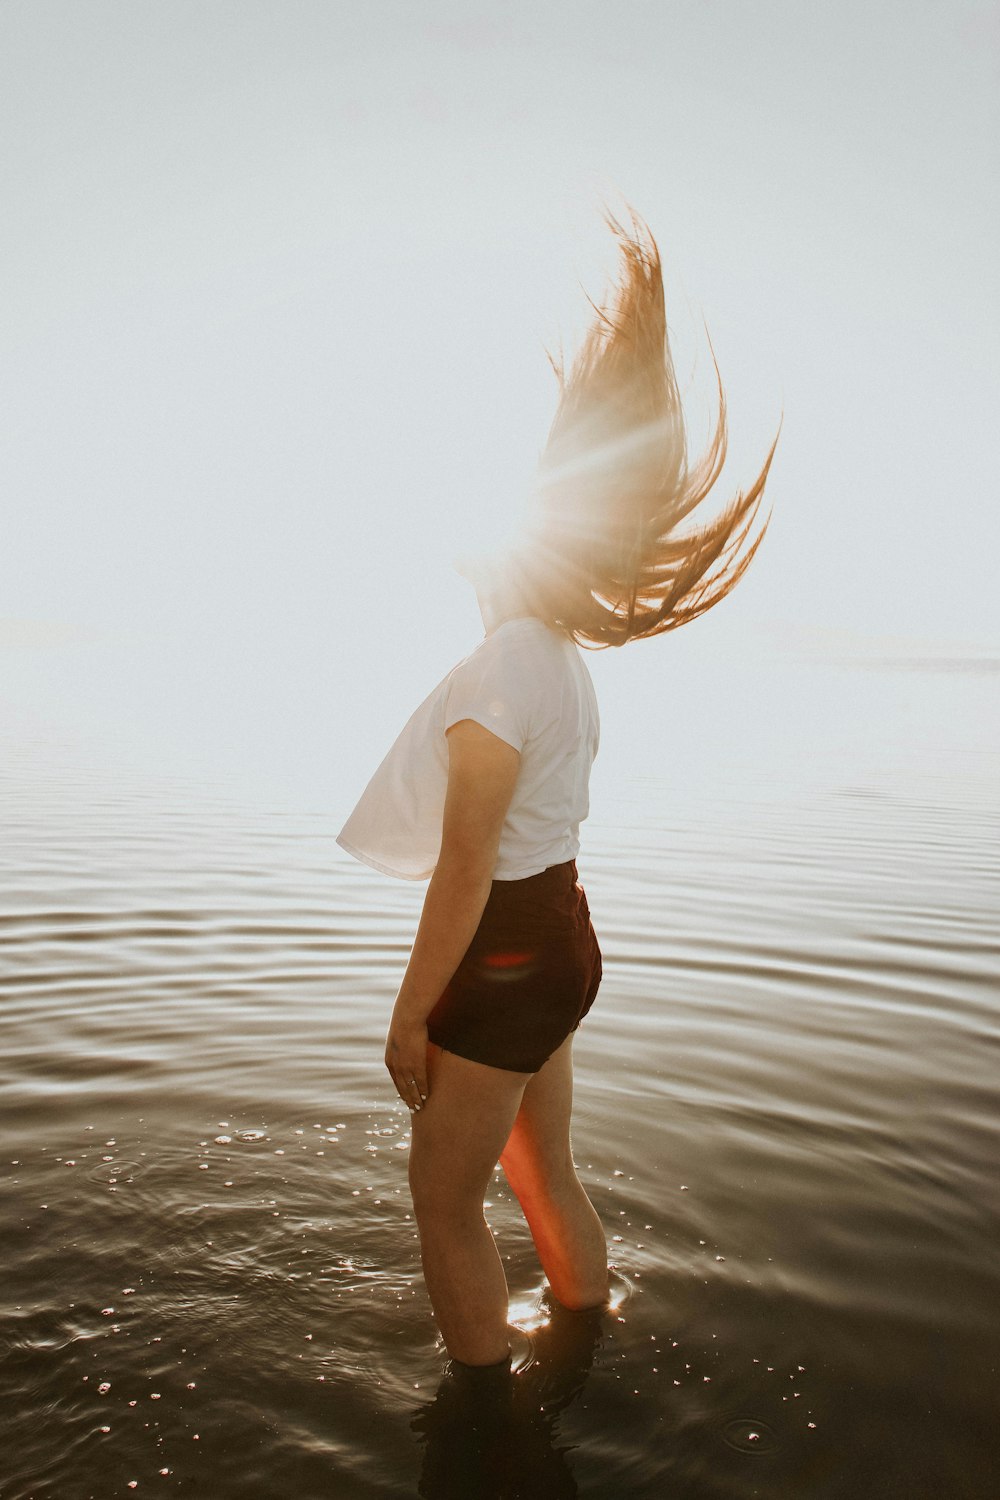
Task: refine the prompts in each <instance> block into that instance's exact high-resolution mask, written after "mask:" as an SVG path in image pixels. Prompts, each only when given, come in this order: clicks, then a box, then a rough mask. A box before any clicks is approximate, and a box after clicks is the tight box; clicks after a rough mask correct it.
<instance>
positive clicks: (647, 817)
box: [0, 672, 1000, 1500]
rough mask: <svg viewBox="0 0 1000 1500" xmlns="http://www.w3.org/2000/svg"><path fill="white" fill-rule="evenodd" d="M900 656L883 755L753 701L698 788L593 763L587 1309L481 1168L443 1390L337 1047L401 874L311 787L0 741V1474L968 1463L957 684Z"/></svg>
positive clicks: (355, 1067)
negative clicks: (506, 1375)
mask: <svg viewBox="0 0 1000 1500" xmlns="http://www.w3.org/2000/svg"><path fill="white" fill-rule="evenodd" d="M866 675H867V678H868V681H869V682H871V681H872V680H873V677H874V673H873V672H872V673H868V674H866ZM945 675H946V674H942V673H937V674H932V673H928V674H927V675H926V676H925V677H921V678H919V691H920V694H921V695H922V697H921V701H922V705H923V706H922V710H921V711H922V713H923V714H924V715H925V717H926V720H927V722H928V723H929V724H938V723H940V724H942V725H944V726H945V728H942V729H941V731H940V732H935V733H934V734H930V733H928V735H926V736H925V737H924V738H922V739H921V738H920V737H919V736H910V737H909V738H908V741H907V744H908V746H909V749H908V751H907V753H906V754H902V753H900V754H895V753H894V754H891V755H890V754H889V753H888V752H886V753H885V754H884V755H881V756H880V751H879V743H878V736H877V735H871V734H867V735H865V734H862V733H861V732H860V731H859V732H858V734H857V736H856V739H855V740H854V741H852V742H850V743H848V742H846V741H841V742H840V743H839V744H838V745H837V746H836V747H835V748H834V749H832V750H831V749H830V747H828V746H826V745H825V742H824V743H823V744H820V743H819V740H817V743H816V744H815V745H814V746H813V747H812V751H811V752H810V753H808V754H807V755H805V757H804V758H803V746H805V748H806V750H808V748H809V746H808V735H807V732H806V727H805V726H804V725H803V722H802V720H801V719H800V721H799V724H798V728H797V731H796V738H795V755H794V756H789V757H788V758H786V760H785V761H783V762H780V763H779V762H777V761H775V760H774V759H771V758H766V757H765V758H763V759H761V758H755V759H754V760H753V762H752V764H751V763H749V762H748V763H747V765H746V767H745V768H744V770H743V772H742V773H741V774H738V775H737V774H734V775H733V776H731V777H729V778H728V779H727V780H726V781H725V782H724V783H716V784H715V785H714V786H713V787H712V788H710V789H706V787H701V788H700V789H698V790H697V791H696V792H695V791H692V789H691V784H690V782H684V781H683V780H681V779H678V778H677V777H671V776H668V775H666V774H664V775H663V776H657V775H655V774H650V775H647V776H642V777H640V776H633V777H632V778H631V779H630V780H629V781H628V782H627V784H622V785H620V786H617V787H616V788H615V789H614V792H613V795H612V793H611V792H609V791H608V790H607V788H606V787H605V790H603V791H602V790H600V789H598V792H597V795H595V809H594V819H593V822H592V824H591V825H590V827H589V829H588V838H587V842H586V844H585V847H584V850H583V852H582V854H581V857H580V861H579V864H580V871H581V877H582V879H583V880H584V882H585V884H586V886H587V890H588V895H589V897H590V905H591V909H592V911H593V913H594V921H595V926H596V927H597V930H598V932H599V934H600V938H601V943H602V947H603V950H604V955H605V980H604V985H603V988H602V991H601V995H600V996H599V999H598V1002H597V1004H596V1006H595V1008H594V1011H593V1012H592V1014H591V1017H590V1018H588V1020H587V1021H586V1022H585V1023H584V1027H583V1029H582V1030H581V1033H580V1037H579V1040H578V1042H577V1044H576V1053H577V1077H578V1089H577V1106H576V1115H575V1119H576V1126H575V1131H574V1144H575V1150H576V1156H577V1160H578V1162H579V1164H580V1167H581V1172H582V1175H583V1177H584V1179H585V1180H586V1182H587V1184H588V1187H589V1188H590V1190H591V1192H592V1196H593V1198H594V1201H595V1203H596V1205H597V1207H598V1209H599V1211H600V1212H601V1214H602V1217H603V1219H604V1222H605V1224H606V1225H607V1228H608V1236H609V1247H610V1251H611V1255H612V1259H613V1262H614V1266H615V1273H616V1274H615V1284H616V1288H617V1295H616V1300H615V1304H614V1306H613V1307H612V1308H611V1309H610V1310H609V1311H608V1312H606V1313H605V1314H604V1315H603V1316H602V1317H600V1318H598V1319H591V1320H588V1319H580V1318H575V1317H574V1316H573V1315H569V1314H564V1310H560V1309H558V1308H557V1307H554V1306H553V1305H552V1304H551V1303H546V1301H545V1300H544V1295H543V1294H544V1285H543V1281H542V1279H541V1274H540V1271H539V1268H538V1264H537V1261H536V1259H535V1256H534V1251H533V1247H532V1245H531V1242H530V1238H529V1236H528V1234H527V1231H526V1229H525V1226H524V1224H523V1221H522V1220H521V1219H520V1216H519V1214H518V1212H517V1210H516V1204H515V1203H514V1202H513V1201H512V1198H511V1195H510V1193H509V1192H508V1190H507V1188H506V1186H505V1183H504V1181H503V1178H502V1176H501V1175H500V1174H499V1172H498V1174H497V1178H496V1182H495V1185H494V1189H493V1190H492V1191H491V1193H490V1197H489V1206H488V1209H487V1214H488V1216H489V1218H490V1221H491V1223H492V1225H493V1227H494V1229H495V1231H496V1233H497V1235H498V1240H499V1242H500V1245H501V1249H502V1252H503V1254H504V1256H505V1265H506V1268H507V1274H508V1280H509V1282H510V1286H511V1293H512V1318H513V1320H514V1323H515V1325H516V1327H515V1331H514V1336H513V1343H514V1347H515V1371H514V1374H513V1376H512V1377H511V1378H510V1381H509V1384H508V1386H507V1387H506V1388H505V1390H503V1391H501V1392H496V1393H494V1396H493V1398H492V1399H491V1400H490V1401H487V1402H483V1401H478V1402H474V1403H473V1406H472V1409H470V1402H469V1395H468V1392H466V1391H463V1390H459V1389H456V1388H455V1386H454V1383H453V1382H449V1380H448V1379H446V1378H443V1374H444V1370H445V1356H444V1352H443V1350H442V1348H441V1345H440V1342H439V1341H438V1339H437V1337H436V1332H435V1329H434V1326H433V1323H432V1321H431V1318H430V1314H429V1309H428V1306H427V1303H426V1299H425V1297H424V1293H423V1289H422V1285H421V1282H420V1279H419V1260H418V1254H417V1239H416V1229H415V1226H414V1223H413V1220H412V1216H411V1213H410V1208H409V1201H408V1196H407V1190H406V1171H405V1167H406V1152H407V1148H408V1143H409V1118H408V1115H407V1113H406V1111H405V1109H404V1108H403V1107H402V1105H401V1104H400V1103H399V1101H398V1100H396V1099H395V1096H394V1093H393V1090H392V1088H391V1084H390V1083H389V1080H388V1078H387V1076H386V1075H385V1074H384V1070H383V1069H382V1067H381V1053H382V1045H383V1038H384V1028H385V1024H386V1020H387V1017H388V1010H389V1007H390V1005H391V1001H392V997H393V995H394V992H395V984H396V982H397V980H398V977H399V973H400V971H401V967H402V965H403V963H404V962H405V958H406V953H407V951H408V945H409V941H410V939H411V937H412V933H413V930H414V927H415V924H416V920H417V915H418V911H419V902H420V899H421V897H422V894H423V887H413V886H409V885H405V884H404V883H402V882H390V881H386V880H383V879H381V878H380V877H378V876H376V875H374V874H373V873H372V872H370V871H367V870H365V869H363V868H361V867H359V866H357V865H355V864H353V862H351V861H349V860H348V859H347V858H346V857H345V856H343V855H341V853H340V851H339V850H337V848H336V846H335V844H334V835H335V833H336V831H337V828H338V827H339V820H338V818H337V817H336V816H333V815H331V813H330V812H329V810H328V809H325V808H324V809H323V810H321V811H320V812H318V813H317V812H315V811H313V810H311V808H309V807H305V808H303V807H300V808H298V809H288V808H287V807H285V808H282V809H280V810H279V809H277V808H276V807H272V806H269V805H267V804H266V803H261V804H258V805H257V806H255V807H252V806H250V805H249V804H248V803H247V802H246V801H244V800H242V799H241V798H240V797H238V796H235V795H223V794H222V793H220V792H218V791H213V790H212V789H211V787H209V786H208V785H202V784H193V783H192V782H190V781H185V780H183V779H173V780H171V779H167V778H165V777H163V776H159V777H156V776H152V775H149V776H146V777H143V776H142V775H140V774H139V773H138V772H137V771H136V770H135V768H134V767H133V768H132V769H131V770H124V769H121V768H119V769H114V770H113V769H112V768H111V767H110V766H108V767H107V768H106V769H105V770H103V771H99V770H94V769H93V767H92V766H91V767H90V768H89V769H88V768H87V766H86V765H84V764H82V763H78V762H77V760H75V758H74V749H73V746H72V743H71V742H67V743H66V744H65V745H60V744H58V743H52V742H49V741H36V742H32V741H31V740H30V739H28V738H27V737H26V736H24V735H23V734H22V735H20V736H17V735H15V734H14V733H13V731H9V732H8V733H7V736H6V740H5V743H4V746H3V748H4V793H5V803H6V811H5V815H4V836H3V841H2V845H0V889H2V896H0V992H2V999H3V1012H2V1014H3V1027H4V1046H3V1053H2V1061H0V1119H2V1125H3V1140H4V1152H3V1180H4V1194H3V1198H2V1208H0V1234H2V1238H3V1244H4V1247H5V1274H4V1284H3V1291H2V1311H3V1323H4V1362H3V1369H4V1377H5V1401H4V1415H5V1428H6V1432H5V1442H4V1445H3V1455H2V1457H0V1493H2V1495H3V1497H4V1500H28V1497H36V1500H42V1497H58V1500H84V1497H89V1496H94V1497H98V1500H105V1497H110V1496H115V1495H129V1494H132V1493H139V1494H140V1495H141V1494H143V1493H145V1492H147V1491H148V1490H150V1489H155V1488H156V1487H157V1486H159V1487H160V1488H161V1489H163V1490H164V1492H166V1491H169V1490H173V1489H188V1490H191V1491H195V1490H196V1491H197V1492H198V1493H201V1494H203V1495H209V1496H211V1497H212V1500H230V1497H231V1500H237V1497H239V1500H275V1497H280V1496H289V1497H292V1496H294V1497H296V1500H309V1497H313V1496H315V1497H320V1496H335V1497H338V1500H339V1497H347V1500H351V1497H354V1496H359V1497H360V1496H374V1495H386V1496H392V1495H410V1496H412V1495H414V1494H421V1495H424V1496H437V1497H443V1496H451V1495H455V1496H458V1495H462V1496H469V1495H484V1496H485V1495H491V1494H496V1495H511V1496H513V1495H518V1496H526V1495H532V1496H534V1495H538V1496H543V1495H544V1496H563V1495H566V1496H575V1495H581V1496H585V1495H593V1496H603V1497H619V1496H636V1497H650V1500H652V1497H654V1496H656V1497H661V1496H663V1495H676V1496H678V1497H689V1496H690V1497H694V1496H697V1497H703V1496H705V1497H707V1496H719V1497H723V1496H725V1497H737V1500H743V1497H746V1500H749V1497H751V1496H754V1497H765V1500H768V1497H773V1500H787V1497H789V1496H800V1495H801V1496H804V1497H813V1496H816V1497H824V1500H826V1497H831V1500H833V1497H841V1496H844V1497H848V1496H850V1497H855V1496H858V1495H863V1496H869V1495H870V1496H873V1497H874V1496H886V1497H889V1496H891V1497H894V1500H895V1497H897V1496H898V1497H904V1496H905V1497H906V1500H923V1497H926V1500H932V1497H933V1500H942V1497H947V1500H964V1497H968V1500H982V1497H985V1496H987V1495H993V1494H995V1493H1000V1469H998V1466H997V1444H996V1438H995V1427H996V1391H995V1367H996V1358H995V1351H996V1339H997V1332H998V1326H997V1325H998V1315H997V1308H998V1307H1000V1284H998V1283H1000V1275H998V1267H997V1259H996V1243H997V1229H998V1223H997V1219H998V1215H997V1208H998V1198H1000V1190H998V1186H997V1177H996V1161H997V1157H998V1150H1000V1139H998V1137H1000V1115H998V1110H997V1102H998V1101H997V1085H996V1080H997V1076H998V1067H997V1064H998V1051H1000V1016H998V1010H1000V1006H998V985H997V980H998V974H1000V961H998V958H1000V951H998V950H1000V944H998V934H997V923H996V913H997V909H998V902H997V876H998V873H1000V853H998V843H997V826H998V818H997V813H998V804H1000V797H998V795H997V794H998V778H997V775H996V770H997V757H996V750H997V746H996V740H995V738H993V737H992V728H993V726H994V722H995V715H994V716H993V718H991V717H990V715H989V714H985V715H984V713H983V712H982V704H983V696H982V695H983V694H984V693H985V691H986V688H987V685H988V683H989V681H990V679H989V678H986V677H983V676H982V675H981V674H980V675H979V676H976V675H974V674H967V675H966V677H965V678H964V679H963V680H962V681H961V682H956V680H955V678H954V676H951V677H949V678H948V679H947V681H945ZM909 680H910V683H911V685H912V684H913V683H914V682H916V681H917V680H918V679H917V674H916V673H911V674H909ZM938 693H940V694H941V695H942V696H941V697H940V698H936V697H935V695H936V694H938ZM963 694H964V695H965V696H964V697H963ZM915 712H916V710H914V714H915ZM987 729H988V730H989V732H987ZM862 744H863V753H862V750H861V749H859V746H860V745H862ZM561 1314H562V1315H561Z"/></svg>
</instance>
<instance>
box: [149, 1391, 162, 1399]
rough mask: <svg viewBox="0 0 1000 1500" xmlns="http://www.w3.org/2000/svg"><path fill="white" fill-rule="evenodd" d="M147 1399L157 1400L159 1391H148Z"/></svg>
mask: <svg viewBox="0 0 1000 1500" xmlns="http://www.w3.org/2000/svg"><path fill="white" fill-rule="evenodd" d="M149 1399H150V1401H159V1399H160V1393H159V1391H150V1393H149Z"/></svg>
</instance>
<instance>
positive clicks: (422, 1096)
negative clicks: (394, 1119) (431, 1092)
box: [385, 1011, 427, 1109]
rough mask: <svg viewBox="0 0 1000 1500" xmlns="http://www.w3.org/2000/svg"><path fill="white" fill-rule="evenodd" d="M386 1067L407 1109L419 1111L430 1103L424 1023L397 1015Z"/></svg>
mask: <svg viewBox="0 0 1000 1500" xmlns="http://www.w3.org/2000/svg"><path fill="white" fill-rule="evenodd" d="M385 1065H386V1067H387V1068H388V1069H389V1072H390V1074H391V1076H392V1081H393V1083H394V1084H395V1086H396V1092H397V1093H398V1094H399V1097H400V1098H401V1099H402V1101H403V1103H404V1104H405V1105H406V1107H407V1109H419V1108H420V1106H421V1104H422V1103H424V1102H426V1099H427V1026H426V1024H425V1023H424V1022H423V1021H414V1020H412V1019H408V1018H406V1017H405V1016H400V1015H398V1014H397V1012H396V1011H393V1013H392V1020H391V1021H390V1023H389V1033H388V1035H387V1037H386V1039H385Z"/></svg>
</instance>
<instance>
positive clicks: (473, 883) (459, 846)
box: [435, 841, 497, 891]
mask: <svg viewBox="0 0 1000 1500" xmlns="http://www.w3.org/2000/svg"><path fill="white" fill-rule="evenodd" d="M496 853H497V852H496V850H495V849H487V848H484V847H483V845H482V844H465V843H463V842H461V841H454V842H448V843H446V844H443V845H442V846H441V852H440V854H439V855H438V862H437V867H436V869H435V874H436V875H438V876H439V877H440V878H443V879H447V880H448V881H449V882H454V883H455V884H456V885H458V886H460V887H464V888H467V889H469V890H470V891H471V890H473V889H476V888H478V887H481V886H485V887H486V889H487V890H488V889H489V887H490V885H491V884H492V883H493V866H494V865H495V864H496Z"/></svg>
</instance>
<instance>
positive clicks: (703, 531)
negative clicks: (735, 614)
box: [518, 209, 783, 647]
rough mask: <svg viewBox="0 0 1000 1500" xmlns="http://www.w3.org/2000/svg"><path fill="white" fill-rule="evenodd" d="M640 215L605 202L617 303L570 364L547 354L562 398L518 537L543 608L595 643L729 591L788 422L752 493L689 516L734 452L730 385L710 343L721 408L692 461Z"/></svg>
mask: <svg viewBox="0 0 1000 1500" xmlns="http://www.w3.org/2000/svg"><path fill="white" fill-rule="evenodd" d="M629 215H630V217H631V229H626V228H624V227H623V226H622V225H621V224H620V223H619V222H618V220H617V219H615V218H614V217H613V215H612V214H610V213H609V212H607V211H605V214H604V219H605V222H606V223H607V224H608V226H609V227H610V229H611V230H612V231H613V233H614V234H615V235H616V236H617V237H618V240H619V246H620V250H621V256H622V267H621V273H620V276H619V279H618V281H617V282H616V283H615V285H614V287H613V289H612V296H611V300H610V305H605V306H604V307H597V306H596V304H592V306H594V310H595V312H596V314H597V317H596V318H595V320H594V321H593V323H592V324H591V326H590V329H589V331H588V332H587V334H586V337H585V339H584V341H583V344H582V346H581V348H580V350H579V352H578V353H577V355H576V357H575V359H574V361H573V364H572V368H571V370H570V372H569V374H568V375H567V374H566V372H565V369H564V367H563V363H562V360H561V359H560V360H559V361H558V362H557V361H556V360H555V359H554V358H553V357H552V355H551V354H548V358H549V361H550V363H551V364H552V368H553V369H554V371H555V373H556V378H557V380H558V382H559V393H560V394H559V404H558V408H557V410H556V414H555V417H554V419H553V421H552V425H551V428H550V430H549V433H548V438H547V441H546V444H545V447H544V449H543V452H542V455H541V458H540V460H539V465H538V479H537V485H536V492H535V494H534V496H533V497H532V508H531V511H530V512H529V517H528V521H527V530H526V535H525V539H524V541H523V543H522V546H521V547H519V548H518V553H519V559H518V561H519V567H518V571H519V573H520V581H521V584H522V586H523V587H524V588H525V589H526V591H527V593H528V595H529V597H530V598H531V601H532V610H533V612H534V613H536V614H538V615H539V616H540V617H542V618H543V619H545V620H546V621H547V622H548V623H549V624H551V625H553V626H555V627H556V628H558V629H560V630H562V631H563V632H564V633H565V634H567V635H569V636H570V637H571V638H572V639H574V640H575V641H577V642H578V644H580V645H582V646H588V647H605V646H623V645H625V643H626V642H628V641H633V640H640V639H643V638H644V637H647V636H654V635H660V634H661V633H662V632H664V631H667V630H676V629H677V627H678V626H679V625H686V624H687V623H688V621H689V620H693V619H695V618H697V616H698V615H700V614H704V613H705V611H706V610H708V609H711V608H712V606H713V605H715V604H717V603H718V602H719V601H720V600H721V599H723V598H724V597H725V596H726V594H728V593H729V592H730V590H731V589H732V588H733V587H734V586H735V584H736V583H737V582H738V581H739V579H740V578H741V577H742V575H743V574H744V572H745V571H746V569H747V567H748V566H749V564H750V561H751V559H752V558H753V556H754V553H755V552H756V550H757V548H758V547H759V546H760V543H761V541H762V540H763V537H764V533H765V531H766V530H767V526H768V524H769V523H770V519H771V518H770V514H769V515H768V517H767V520H766V521H765V522H764V524H763V526H762V527H761V529H760V530H759V532H758V534H757V535H756V537H755V538H753V540H752V541H751V540H748V538H749V536H750V531H751V529H752V526H753V523H754V520H755V518H756V515H757V512H758V508H759V506H760V502H761V498H762V496H763V492H764V484H765V481H766V479H767V474H768V470H769V469H770V466H771V460H772V458H773V456H774V451H775V448H776V446H777V442H778V436H779V435H780V431H781V424H780V423H779V426H778V433H776V434H775V438H774V442H773V443H772V444H771V449H770V452H769V453H768V455H767V459H766V462H765V463H764V466H763V468H762V469H761V471H760V473H759V474H758V476H757V478H756V479H755V480H754V482H753V484H752V485H751V487H750V488H749V489H748V490H747V491H746V493H745V494H744V493H743V492H739V493H737V495H736V498H735V499H733V500H731V501H730V502H729V503H728V504H727V505H726V507H725V508H724V509H723V510H722V512H721V513H720V514H719V515H717V516H716V517H715V518H714V519H711V520H705V521H704V522H703V523H702V524H689V525H688V526H686V527H684V526H682V523H683V522H684V521H685V520H686V519H687V518H688V517H691V516H692V515H693V513H694V512H695V511H696V509H697V507H698V506H699V505H700V504H701V503H702V501H703V500H704V499H705V498H706V496H707V495H708V494H709V492H710V491H711V489H712V487H713V486H714V484H715V482H716V480H717V479H718V477H719V472H720V470H721V469H722V466H723V463H724V461H725V457H726V449H727V441H728V438H727V428H726V398H725V392H724V390H723V386H722V378H721V376H720V375H719V366H718V362H717V361H716V359H715V351H714V349H713V350H712V362H713V364H714V365H715V373H716V378H717V380H718V386H719V413H718V418H717V421H716V424H715V431H714V434H713V436H712V437H711V439H710V441H709V443H708V446H707V448H706V451H705V452H704V454H703V455H702V457H701V458H700V459H699V460H698V462H697V463H696V464H695V465H694V466H693V467H692V466H690V465H689V463H688V456H687V435H686V431H685V424H684V413H683V409H682V404H681V398H680V393H679V390H678V386H677V379H676V376H675V373H674V366H673V359H672V356H671V351H670V342H669V338H668V333H667V324H666V312H665V306H664V295H663V278H662V272H661V265H660V254H659V250H658V248H657V245H656V241H655V240H654V239H653V236H652V234H651V233H650V231H649V228H648V226H647V225H646V224H645V222H644V221H643V220H642V219H641V218H640V217H639V215H638V214H637V213H635V211H634V210H632V209H630V210H629ZM707 332H708V330H707V328H706V336H707ZM709 347H710V348H711V338H709ZM546 352H547V353H548V351H546ZM782 420H783V418H782Z"/></svg>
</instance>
